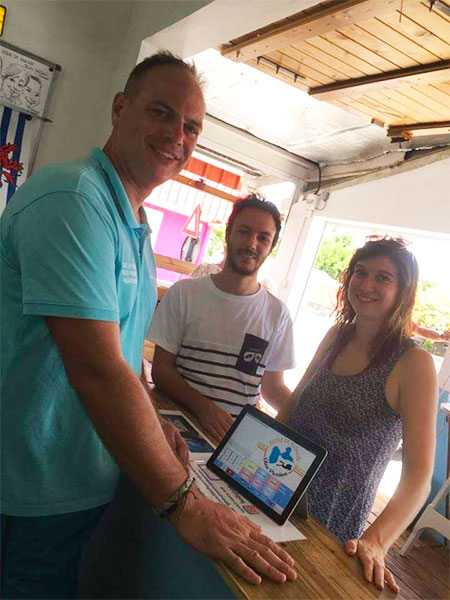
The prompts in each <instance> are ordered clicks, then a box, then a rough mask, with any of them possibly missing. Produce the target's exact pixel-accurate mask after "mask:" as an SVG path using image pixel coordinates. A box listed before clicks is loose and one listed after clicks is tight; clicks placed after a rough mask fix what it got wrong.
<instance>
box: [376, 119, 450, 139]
mask: <svg viewBox="0 0 450 600" xmlns="http://www.w3.org/2000/svg"><path fill="white" fill-rule="evenodd" d="M445 133H450V121H433V122H430V123H408V124H406V125H392V126H391V127H388V130H387V134H388V136H389V137H403V138H404V139H411V138H412V137H414V136H419V135H441V134H445Z"/></svg>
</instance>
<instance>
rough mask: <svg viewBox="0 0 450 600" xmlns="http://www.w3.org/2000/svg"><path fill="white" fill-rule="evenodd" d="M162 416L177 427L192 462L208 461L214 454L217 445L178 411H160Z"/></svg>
mask: <svg viewBox="0 0 450 600" xmlns="http://www.w3.org/2000/svg"><path fill="white" fill-rule="evenodd" d="M159 412H160V414H161V415H162V416H163V417H164V418H165V419H166V420H167V421H170V423H172V425H175V427H176V428H177V429H178V431H179V432H180V433H181V435H182V436H183V438H184V441H185V442H186V444H187V445H188V448H189V456H190V458H191V460H205V461H206V460H208V458H209V457H210V456H211V454H212V453H213V452H214V449H215V444H213V443H212V442H211V441H210V440H208V438H207V437H206V436H205V435H203V433H201V432H200V431H199V430H198V429H197V427H196V426H195V425H194V424H193V423H191V421H189V419H188V418H187V417H185V416H184V415H183V414H182V413H181V412H180V411H178V410H160V411H159Z"/></svg>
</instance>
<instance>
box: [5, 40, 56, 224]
mask: <svg viewBox="0 0 450 600" xmlns="http://www.w3.org/2000/svg"><path fill="white" fill-rule="evenodd" d="M60 70H61V67H60V66H59V65H57V64H55V63H52V62H50V61H48V60H45V59H43V58H40V57H38V56H36V55H34V54H31V53H30V52H27V51H25V50H21V49H20V48H17V47H15V46H13V45H12V44H9V43H8V42H4V41H3V40H0V213H1V212H2V210H3V208H4V207H5V205H6V203H7V202H8V201H9V200H10V198H11V197H12V195H13V194H14V192H15V191H16V189H17V188H18V187H19V186H20V185H21V184H22V183H23V182H24V181H25V180H26V179H27V177H28V176H29V175H30V174H31V171H32V169H33V164H34V161H35V158H36V153H37V149H38V146H39V141H40V139H41V135H42V130H43V127H44V125H45V123H47V122H49V121H50V119H49V118H48V107H49V102H50V99H51V96H52V93H53V90H54V84H55V81H56V77H57V74H58V72H59V71H60Z"/></svg>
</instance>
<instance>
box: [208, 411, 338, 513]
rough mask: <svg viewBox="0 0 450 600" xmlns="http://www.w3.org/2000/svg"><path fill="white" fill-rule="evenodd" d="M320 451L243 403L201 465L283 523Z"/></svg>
mask: <svg viewBox="0 0 450 600" xmlns="http://www.w3.org/2000/svg"><path fill="white" fill-rule="evenodd" d="M326 455H327V451H326V450H325V449H324V448H322V447H321V446H319V445H318V444H316V443H315V442H312V441H311V440H309V439H308V438H306V437H304V436H303V435H301V434H299V433H297V432H296V431H294V430H293V429H291V428H290V427H287V426H286V425H284V424H283V423H280V422H279V421H276V420H275V419H272V417H269V415H266V414H265V413H263V412H261V411H260V410H258V409H257V408H255V407H253V406H250V405H247V406H245V408H244V409H243V410H242V412H241V413H240V415H239V416H238V418H237V419H236V421H235V422H234V424H233V425H232V427H231V428H230V430H229V431H228V433H227V434H226V436H225V437H224V438H223V440H222V441H221V442H220V444H219V445H218V446H217V448H216V450H215V452H214V453H213V454H212V455H211V457H210V459H209V460H208V463H207V466H208V468H209V469H210V470H211V471H213V472H214V473H216V474H217V476H218V477H220V478H221V479H223V480H224V481H226V482H227V483H228V484H229V485H230V486H231V487H232V488H233V489H235V490H236V491H238V492H239V493H240V494H242V496H244V497H245V498H247V499H248V500H250V502H252V503H253V504H254V505H255V506H257V507H258V508H259V509H260V510H261V511H262V512H263V513H265V514H266V515H267V516H268V517H270V518H271V519H272V520H273V521H275V522H276V523H278V524H279V525H283V523H284V522H285V521H286V520H287V519H288V518H289V516H290V515H291V513H292V511H293V510H294V508H295V507H296V505H297V503H298V502H299V500H300V498H301V497H302V495H303V494H304V493H305V491H306V488H307V487H308V485H309V484H310V482H311V480H312V479H313V477H314V475H315V474H316V473H317V471H318V469H319V467H320V465H321V464H322V463H323V461H324V460H325V458H326Z"/></svg>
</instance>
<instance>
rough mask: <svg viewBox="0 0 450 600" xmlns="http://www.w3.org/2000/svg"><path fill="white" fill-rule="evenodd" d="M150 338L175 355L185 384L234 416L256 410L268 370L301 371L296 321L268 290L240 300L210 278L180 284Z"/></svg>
mask: <svg viewBox="0 0 450 600" xmlns="http://www.w3.org/2000/svg"><path fill="white" fill-rule="evenodd" d="M147 338H148V339H150V340H151V341H152V342H154V343H155V344H156V345H157V346H160V347H161V348H163V349H164V350H167V351H168V352H171V353H172V354H175V355H176V362H175V364H176V368H177V370H178V372H179V373H180V374H181V375H182V376H183V377H184V379H185V380H186V381H187V382H189V384H190V385H191V386H192V387H193V388H195V389H197V390H198V391H199V392H200V393H201V394H202V395H203V396H205V397H206V398H210V399H211V400H213V401H215V402H216V403H217V405H218V406H220V407H221V408H223V409H224V410H226V411H227V412H229V413H230V414H232V415H233V416H236V415H237V414H239V412H240V410H241V408H242V407H243V406H244V405H245V404H248V403H250V404H253V405H254V404H256V402H257V400H258V397H259V394H260V389H261V378H262V376H263V374H264V371H265V370H267V371H284V370H286V369H292V368H293V367H295V358H294V343H293V331H292V320H291V317H290V315H289V312H288V310H287V308H286V306H285V305H284V304H283V302H281V300H279V299H278V298H276V297H275V296H273V295H272V294H271V293H270V292H268V291H267V290H266V289H265V288H264V287H263V286H261V287H260V289H259V290H258V291H257V292H256V294H252V295H250V296H237V295H234V294H226V293H225V292H222V291H221V290H219V289H218V288H217V287H216V286H215V285H214V283H213V281H212V279H211V277H210V276H207V277H202V278H200V279H185V280H183V281H179V282H178V283H176V284H174V285H173V286H172V287H171V288H169V289H168V291H167V292H166V294H165V295H164V297H163V299H162V301H161V304H160V305H159V307H158V308H157V310H156V312H155V316H154V318H153V322H152V325H151V327H150V330H149V333H148V335H147Z"/></svg>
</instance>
